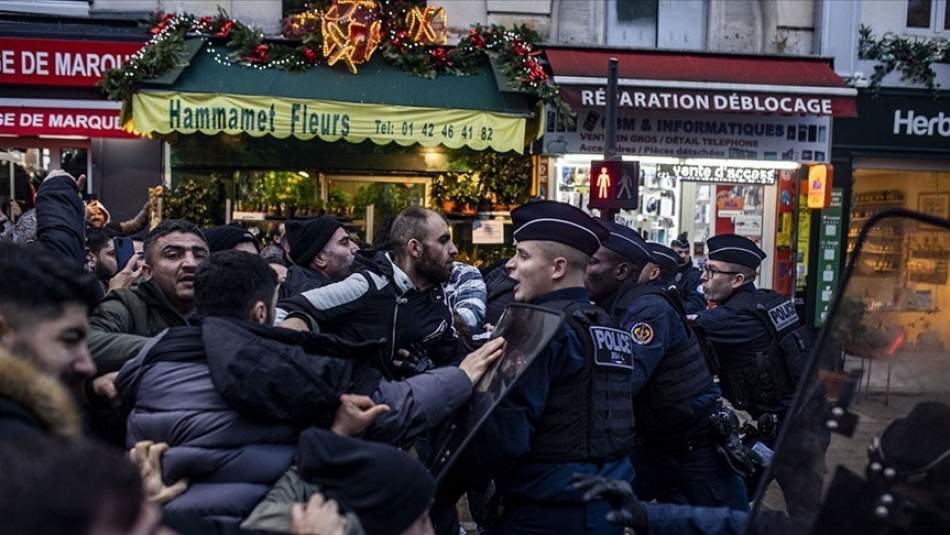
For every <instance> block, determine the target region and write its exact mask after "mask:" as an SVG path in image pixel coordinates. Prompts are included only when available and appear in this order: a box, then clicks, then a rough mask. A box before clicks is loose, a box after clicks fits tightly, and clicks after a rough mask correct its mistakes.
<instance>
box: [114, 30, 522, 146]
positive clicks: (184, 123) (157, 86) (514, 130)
mask: <svg viewBox="0 0 950 535" xmlns="http://www.w3.org/2000/svg"><path fill="white" fill-rule="evenodd" d="M192 50H193V52H194V54H193V56H192V57H191V60H190V62H189V64H188V65H186V66H183V67H181V68H178V69H175V70H174V71H172V72H170V73H167V74H166V75H165V76H163V77H162V78H160V79H155V80H150V81H147V82H146V83H144V84H143V85H142V86H141V87H140V88H139V90H138V91H137V92H136V93H135V95H133V97H132V101H131V106H132V107H131V124H129V125H127V126H128V127H130V129H131V130H132V131H134V132H136V133H139V134H170V133H172V132H178V133H183V134H192V133H197V132H200V133H203V134H209V135H214V134H219V133H226V134H232V135H236V134H248V135H251V136H255V137H261V136H265V135H269V136H274V137H277V138H287V137H291V136H293V137H295V138H298V139H303V140H306V139H313V138H315V137H318V138H320V139H323V140H325V141H338V140H341V139H343V140H346V141H350V142H354V143H359V142H362V141H364V140H367V139H369V140H371V141H373V142H374V143H377V144H380V145H383V144H387V143H391V142H396V143H398V144H400V145H412V144H414V143H419V144H420V145H423V146H426V147H433V146H437V145H444V146H446V147H449V148H460V147H469V148H472V149H476V150H484V149H488V148H490V149H492V150H495V151H497V152H507V151H511V150H514V151H517V152H522V151H523V150H524V146H525V140H526V138H525V133H526V128H527V127H526V123H527V119H528V118H529V117H534V115H535V111H536V109H537V108H536V101H535V100H534V98H533V97H531V96H529V95H526V94H523V93H515V92H504V91H501V90H499V85H500V84H498V83H497V81H496V79H495V74H494V73H493V71H492V69H491V67H490V65H489V64H488V62H487V61H486V62H485V63H484V65H483V66H482V67H481V68H480V69H479V71H478V72H477V73H475V74H474V75H472V76H439V77H438V78H435V79H426V78H422V77H418V76H413V75H411V74H408V73H406V72H403V71H401V70H399V69H397V68H395V67H392V66H391V65H389V64H388V63H386V61H385V60H384V59H383V58H382V57H380V55H379V54H377V55H376V57H374V58H373V60H372V61H371V62H369V63H367V64H364V65H361V66H360V68H359V73H358V74H355V75H354V74H350V73H349V72H348V71H346V70H345V69H341V68H331V67H327V66H317V67H315V68H312V69H309V70H307V71H305V72H302V73H290V72H286V71H282V70H278V69H266V70H261V69H255V68H250V67H244V66H240V65H235V64H229V63H227V62H226V61H221V59H222V58H225V57H227V53H228V50H227V49H226V48H224V47H217V48H215V47H211V46H202V47H194V48H193V49H192Z"/></svg>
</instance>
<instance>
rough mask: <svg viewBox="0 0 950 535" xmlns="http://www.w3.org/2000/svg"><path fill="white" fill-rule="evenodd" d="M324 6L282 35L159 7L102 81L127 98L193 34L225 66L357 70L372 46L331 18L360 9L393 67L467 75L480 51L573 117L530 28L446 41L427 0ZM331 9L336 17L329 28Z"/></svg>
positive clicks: (516, 84) (481, 29)
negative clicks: (221, 47)
mask: <svg viewBox="0 0 950 535" xmlns="http://www.w3.org/2000/svg"><path fill="white" fill-rule="evenodd" d="M319 5H320V6H321V7H320V8H314V9H310V10H308V11H304V12H302V13H297V14H294V15H291V16H289V17H287V18H285V19H284V21H283V24H282V28H281V34H282V37H283V40H276V39H268V38H266V37H265V36H264V34H263V32H261V31H260V30H258V29H256V28H253V27H251V26H249V25H247V24H244V23H242V22H240V21H238V20H235V19H232V18H230V16H228V14H227V13H226V12H225V11H224V10H222V9H219V11H218V14H217V15H216V16H213V17H210V16H207V17H196V16H194V15H191V14H187V13H177V14H172V13H157V14H155V15H154V17H153V18H152V19H151V20H150V21H148V22H147V25H148V26H147V27H148V28H149V31H150V33H151V34H152V38H151V39H150V40H149V41H148V43H146V44H145V46H143V47H142V48H141V49H140V50H139V51H138V52H136V53H135V54H133V55H132V57H131V58H130V59H129V61H127V62H126V63H125V64H124V65H122V66H121V67H119V68H117V69H113V70H110V71H109V72H107V73H106V76H105V77H104V78H103V79H102V80H100V82H99V85H100V87H101V88H102V89H103V91H104V92H105V93H106V95H107V96H108V97H109V98H110V99H112V100H123V101H128V100H129V99H130V98H131V96H132V94H133V92H134V91H135V87H136V85H137V84H138V83H140V82H142V81H143V80H146V79H149V78H156V77H158V76H161V75H162V74H163V73H165V72H167V71H169V70H171V69H172V68H174V67H176V66H179V65H180V63H181V61H182V58H183V56H184V54H185V52H186V46H185V40H186V38H190V37H195V38H203V39H205V40H206V46H205V52H206V53H208V54H211V55H213V56H214V60H215V61H216V62H218V63H220V64H224V65H239V66H242V67H247V68H254V69H259V70H264V69H283V70H287V71H291V72H302V71H305V70H307V69H310V68H313V67H315V66H317V65H320V64H321V63H327V65H328V66H330V65H333V64H334V63H335V62H336V61H338V60H342V62H344V63H346V64H347V67H349V69H350V71H351V72H354V73H355V72H356V69H355V63H358V62H359V61H358V60H363V61H365V60H368V59H369V58H368V55H371V54H372V52H373V50H375V46H374V47H373V50H363V52H364V57H362V58H353V57H351V56H352V54H353V50H352V49H353V48H354V47H358V46H359V45H361V44H364V42H363V41H356V42H353V43H351V42H349V41H346V40H345V39H346V38H348V37H347V36H346V35H343V34H341V32H340V29H339V26H338V27H337V28H334V27H333V23H336V22H339V21H341V20H343V21H344V23H346V19H345V15H346V14H347V13H349V14H353V13H357V11H355V10H363V11H362V12H361V13H362V18H361V19H353V20H356V21H357V23H356V26H357V27H358V29H363V26H364V25H363V24H361V23H363V22H369V21H370V20H372V21H375V20H378V21H379V25H378V26H377V27H378V28H380V30H379V32H380V39H381V41H380V42H379V50H380V51H381V54H382V55H383V58H384V59H385V60H386V61H387V62H389V63H390V64H391V65H393V66H395V67H397V68H399V69H401V70H403V71H405V72H408V73H410V74H412V75H415V76H422V77H425V78H435V77H436V76H440V75H452V76H465V75H470V74H472V73H474V72H476V70H477V68H478V66H479V63H480V62H481V61H482V58H483V57H489V58H491V60H492V61H493V62H494V63H495V64H496V65H499V66H500V67H501V70H502V72H503V74H504V75H505V76H506V78H507V85H508V86H509V88H510V89H512V90H516V91H524V92H527V93H530V94H533V95H535V96H537V97H538V98H540V99H541V100H543V101H545V102H547V103H549V104H552V105H554V106H556V107H557V108H558V109H559V111H560V112H562V113H567V114H568V115H573V113H572V112H571V111H570V108H569V107H568V106H567V105H566V104H565V103H564V101H563V100H562V99H561V98H560V96H559V94H558V90H557V87H556V86H555V85H554V84H553V83H552V81H551V80H550V78H549V77H548V75H547V73H546V72H545V71H544V67H543V65H542V64H541V61H540V60H539V55H540V53H541V52H540V50H538V48H537V45H536V44H535V43H537V42H538V40H539V37H538V35H537V34H536V33H535V32H533V31H532V30H530V29H529V28H527V27H525V26H518V27H515V28H513V29H505V28H503V27H500V26H495V25H492V26H481V25H476V26H474V27H473V28H471V30H470V31H469V34H468V35H467V36H465V37H464V38H463V39H461V41H460V42H459V44H458V45H457V46H455V47H447V46H444V43H445V15H444V10H442V8H433V7H427V6H426V4H425V2H424V1H423V0H382V1H380V2H377V1H375V0H333V1H329V2H328V1H324V2H320V3H319ZM340 6H344V7H343V8H340ZM337 8H339V9H337ZM347 9H349V11H346V10H347ZM330 10H332V13H333V14H334V16H335V18H333V19H332V22H331V24H330V25H329V26H328V25H327V19H328V17H327V13H328V12H330ZM340 12H344V17H343V18H340V17H339V13H340ZM328 28H329V29H330V30H331V31H333V32H335V33H334V35H335V36H336V39H337V40H336V41H333V42H330V40H329V39H328V38H333V36H326V35H324V33H325V31H326V29H328ZM351 33H352V29H351ZM340 35H343V37H342V38H341V37H340ZM340 39H344V40H343V41H341V40H340ZM370 39H371V36H370ZM222 42H224V44H225V46H226V48H227V49H228V50H229V52H228V53H227V54H221V53H219V52H218V50H217V49H216V48H215V44H221V43H222ZM367 52H368V54H367ZM347 54H350V55H349V56H348V55H347ZM125 119H127V118H125V117H124V118H123V122H124V121H125Z"/></svg>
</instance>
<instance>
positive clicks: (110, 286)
mask: <svg viewBox="0 0 950 535" xmlns="http://www.w3.org/2000/svg"><path fill="white" fill-rule="evenodd" d="M116 236H118V234H116V233H115V231H113V230H110V229H108V228H98V229H96V228H94V229H90V230H89V232H88V234H87V235H86V260H87V263H86V267H87V269H89V271H92V272H93V273H94V274H95V275H96V278H97V279H99V284H100V287H101V293H102V295H105V293H106V292H108V291H110V290H119V289H123V288H128V287H130V286H132V284H133V283H135V282H136V281H138V279H139V277H140V276H141V274H142V265H141V264H142V263H141V261H140V259H139V258H138V255H135V256H133V257H132V259H131V260H129V262H128V264H126V265H125V266H123V267H122V268H121V269H120V267H119V265H118V263H117V261H116V254H115V242H114V241H113V240H114V239H115V238H116ZM133 243H134V242H133Z"/></svg>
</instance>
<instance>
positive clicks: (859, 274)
mask: <svg viewBox="0 0 950 535" xmlns="http://www.w3.org/2000/svg"><path fill="white" fill-rule="evenodd" d="M853 177H854V189H853V194H852V199H851V214H850V215H851V224H850V227H849V232H848V252H849V253H853V251H854V240H855V238H856V237H857V235H858V232H859V231H860V229H861V227H862V226H863V225H864V223H865V222H866V221H867V220H868V218H870V217H871V216H873V215H874V214H876V213H878V212H880V211H882V210H886V209H888V208H908V209H911V210H916V211H919V212H923V213H927V214H930V215H935V216H939V217H942V218H950V172H948V171H909V170H899V169H862V168H860V167H858V168H856V169H855V171H854V173H853ZM857 261H858V265H857V270H856V272H855V275H854V277H853V278H852V282H851V283H850V285H849V288H848V294H849V297H851V298H854V299H860V300H861V301H863V302H864V304H865V307H864V308H865V311H866V312H865V314H866V315H872V316H873V315H875V314H887V315H889V316H888V317H889V318H890V319H889V321H891V322H892V323H894V321H895V320H896V323H894V324H893V325H892V326H891V327H892V332H872V333H869V336H871V337H880V336H882V335H888V336H889V337H890V340H891V341H892V342H893V341H894V340H898V341H899V342H900V344H901V345H900V349H901V350H903V351H917V352H922V351H925V350H927V349H928V348H933V347H935V346H939V347H941V348H944V347H950V338H948V331H947V330H946V329H941V328H940V326H945V325H950V291H948V290H950V232H947V231H946V230H944V229H942V228H938V227H934V226H931V225H927V224H924V223H918V222H913V221H905V220H900V219H886V220H884V224H881V225H879V226H877V227H875V228H874V229H873V230H872V232H871V233H870V234H869V235H868V239H867V241H866V242H865V244H864V247H863V249H862V252H861V256H860V257H859V258H858V260H857ZM865 319H871V320H874V318H873V317H871V318H865ZM872 342H874V340H873V339H869V340H868V343H869V344H871V343H872ZM894 343H896V342H894ZM894 347H898V346H896V345H895V346H894ZM892 353H893V351H892Z"/></svg>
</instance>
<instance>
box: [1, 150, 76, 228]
mask: <svg viewBox="0 0 950 535" xmlns="http://www.w3.org/2000/svg"><path fill="white" fill-rule="evenodd" d="M4 141H5V143H3V144H2V145H0V202H2V206H3V210H4V213H5V214H7V215H8V216H9V215H10V214H9V213H8V210H9V209H10V201H11V200H15V201H16V202H17V204H18V205H19V208H20V209H21V210H24V211H25V210H28V209H30V208H32V207H33V195H32V191H31V189H30V181H31V179H33V180H34V183H39V181H40V180H42V179H43V177H45V176H46V175H47V174H48V173H49V172H50V171H53V170H55V169H63V170H65V171H66V172H68V173H69V174H71V175H73V176H74V177H79V175H86V177H87V180H86V188H87V189H86V191H87V193H89V192H92V180H91V177H92V165H91V164H92V161H91V159H90V157H89V141H88V140H86V139H62V140H60V139H56V140H52V139H39V138H36V139H32V138H17V139H10V140H4Z"/></svg>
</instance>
